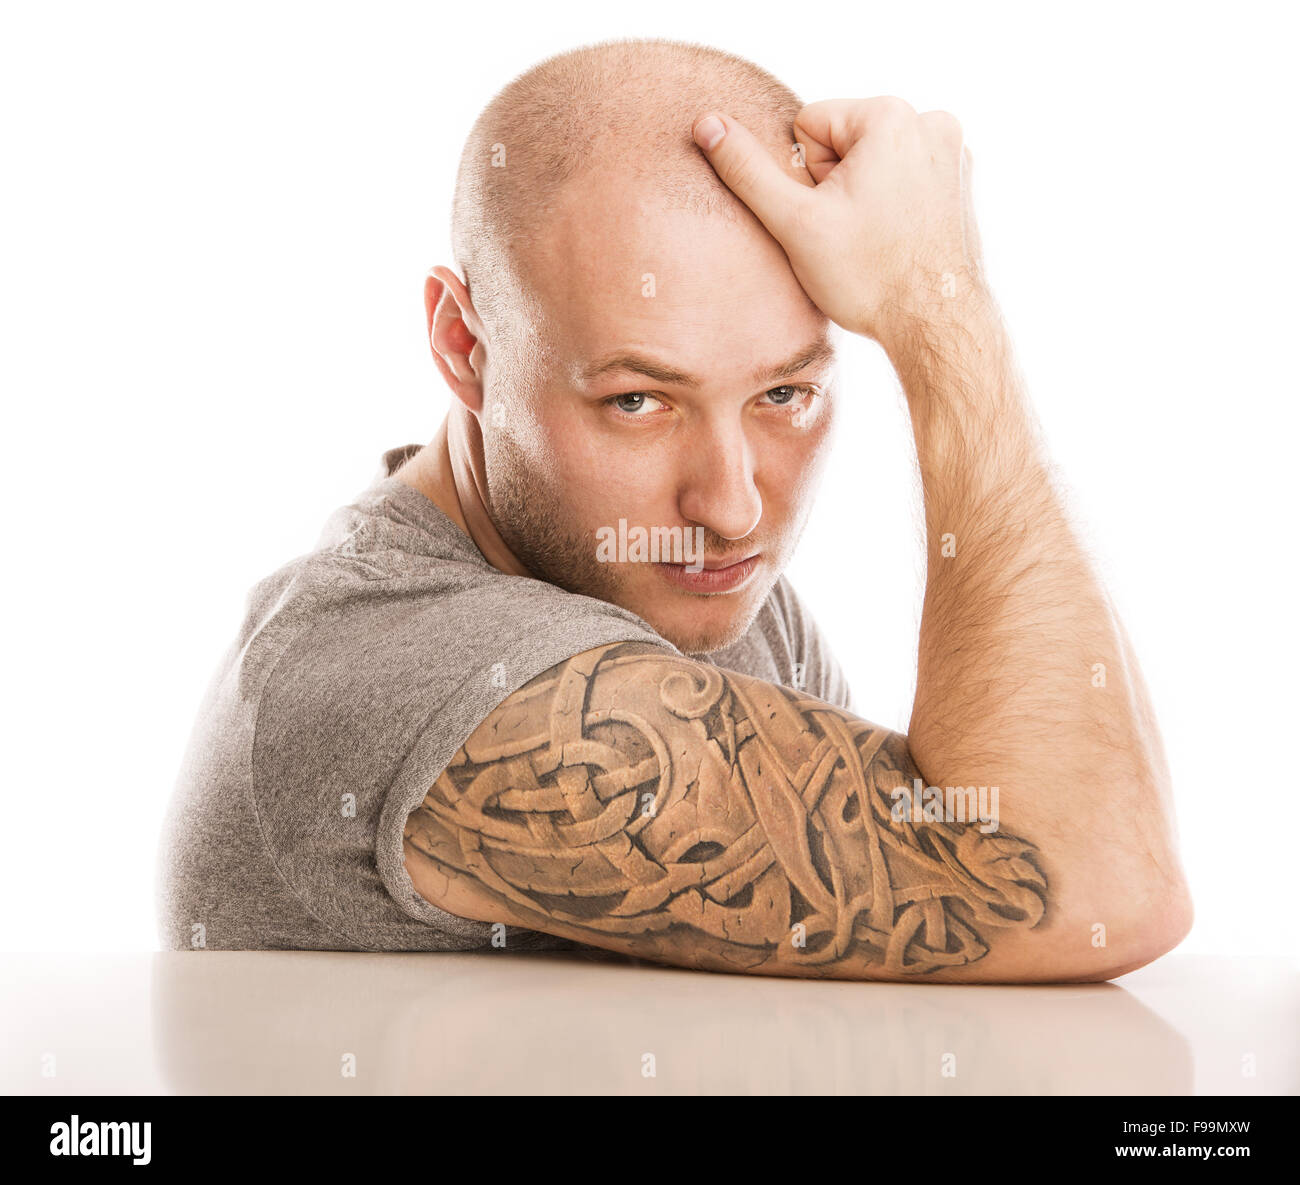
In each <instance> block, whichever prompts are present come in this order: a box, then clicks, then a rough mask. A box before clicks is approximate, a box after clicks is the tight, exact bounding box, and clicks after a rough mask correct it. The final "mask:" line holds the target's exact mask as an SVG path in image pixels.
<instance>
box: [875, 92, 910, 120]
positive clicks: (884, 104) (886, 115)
mask: <svg viewBox="0 0 1300 1185" xmlns="http://www.w3.org/2000/svg"><path fill="white" fill-rule="evenodd" d="M868 102H869V103H870V104H871V106H872V108H873V110H872V114H874V115H875V116H877V117H878V118H880V119H890V120H903V119H906V118H907V117H908V116H914V115H915V114H916V110H915V108H913V106H912V104H911V103H909V102H908V101H907V100H906V99H900V98H899V97H898V96H897V95H880V96H878V97H877V98H874V99H870V100H868Z"/></svg>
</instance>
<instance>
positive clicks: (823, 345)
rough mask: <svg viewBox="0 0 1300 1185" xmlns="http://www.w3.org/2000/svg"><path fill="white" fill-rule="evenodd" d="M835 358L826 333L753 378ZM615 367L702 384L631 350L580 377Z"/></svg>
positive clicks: (771, 378)
mask: <svg viewBox="0 0 1300 1185" xmlns="http://www.w3.org/2000/svg"><path fill="white" fill-rule="evenodd" d="M834 358H835V347H834V346H832V345H831V343H830V339H829V338H828V337H827V336H826V334H824V333H823V334H822V335H821V337H819V338H818V339H817V340H816V341H814V342H812V343H811V344H810V345H807V346H805V347H804V348H803V349H802V350H800V351H799V352H798V353H797V354H795V355H794V356H793V357H791V358H787V359H786V360H785V361H784V362H780V363H778V364H777V365H776V366H772V367H767V366H760V367H758V368H757V369H756V370H754V371H753V372H752V373H751V374H750V379H751V381H752V382H753V383H755V384H759V383H776V382H780V380H782V379H787V378H789V377H790V376H791V375H795V374H798V373H799V372H800V371H801V370H804V369H806V368H807V367H809V366H816V365H818V364H823V363H827V362H831V361H833V360H834ZM615 370H619V371H628V372H630V373H632V374H643V375H645V376H646V377H647V378H652V379H654V380H655V382H657V383H664V384H666V385H671V386H675V387H698V386H699V385H700V380H699V379H697V378H695V377H694V376H692V375H689V374H686V373H684V372H683V371H680V370H674V369H673V368H672V367H671V366H665V365H664V364H663V363H661V362H657V361H655V359H653V358H649V357H647V356H646V355H644V354H637V353H635V352H633V351H630V350H620V351H618V352H617V353H614V354H609V355H607V356H606V357H604V358H598V359H596V361H595V362H592V363H590V364H589V365H588V366H585V367H584V368H583V369H582V371H581V378H582V381H583V382H584V383H590V382H594V381H595V380H596V379H598V378H600V377H601V375H605V374H608V373H609V372H610V371H615Z"/></svg>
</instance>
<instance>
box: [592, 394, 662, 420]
mask: <svg viewBox="0 0 1300 1185" xmlns="http://www.w3.org/2000/svg"><path fill="white" fill-rule="evenodd" d="M604 402H605V405H606V406H607V407H613V408H615V409H617V410H618V411H620V412H621V413H622V414H623V415H625V416H628V417H629V418H632V419H642V418H644V417H645V415H646V413H647V411H653V410H654V405H655V404H658V403H659V400H658V399H656V398H655V397H654V396H653V395H647V394H646V393H645V392H644V391H630V392H628V393H627V394H626V395H611V396H610V397H609V398H608V399H606V400H605V401H604ZM661 406H662V405H661Z"/></svg>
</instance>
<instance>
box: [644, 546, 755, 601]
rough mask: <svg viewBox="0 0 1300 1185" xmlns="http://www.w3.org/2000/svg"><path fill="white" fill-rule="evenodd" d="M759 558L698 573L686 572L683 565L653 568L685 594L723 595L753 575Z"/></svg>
mask: <svg viewBox="0 0 1300 1185" xmlns="http://www.w3.org/2000/svg"><path fill="white" fill-rule="evenodd" d="M760 558H761V557H760V556H756V555H752V556H750V557H749V559H747V560H741V561H740V563H738V564H732V565H731V567H729V568H702V569H701V570H700V571H698V572H688V571H687V570H686V565H685V564H656V565H655V567H657V568H658V569H659V570H660V571H661V572H662V573H663V574H664V575H665V576H666V577H667V578H668V579H669V580H670V581H671V582H672V583H673V584H675V585H677V586H678V587H679V588H684V589H686V591H687V592H694V593H724V592H735V591H736V589H738V588H740V587H741V585H743V584H745V583H746V582H747V581H748V580H749V578H750V577H751V576H752V575H753V574H754V570H755V569H756V568H757V567H758V561H759V559H760Z"/></svg>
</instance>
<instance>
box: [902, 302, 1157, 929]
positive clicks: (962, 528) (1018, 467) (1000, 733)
mask: <svg viewBox="0 0 1300 1185" xmlns="http://www.w3.org/2000/svg"><path fill="white" fill-rule="evenodd" d="M882 336H883V337H884V344H885V345H886V349H887V351H888V352H889V354H890V357H891V360H892V361H893V362H894V364H895V366H896V368H897V370H898V373H899V376H900V379H901V380H902V383H903V388H904V391H905V393H906V396H907V401H908V407H909V410H910V414H911V418H912V425H913V432H914V435H915V439H916V448H917V456H918V460H919V464H920V470H921V479H922V488H923V493H924V501H925V520H926V533H927V579H926V592H925V604H924V609H923V614H922V621H921V631H920V645H919V653H918V664H917V667H918V669H917V689H916V698H915V702H914V706H913V713H912V720H911V725H910V728H909V744H910V747H911V751H912V755H913V757H914V759H915V760H916V762H917V764H918V766H919V767H920V769H921V770H922V771H923V772H924V774H925V777H926V778H927V780H928V781H930V782H931V783H932V784H935V785H939V786H946V785H967V784H970V783H972V782H974V783H977V784H981V785H997V786H999V787H1000V792H1001V795H1002V800H1003V802H1004V803H1006V804H1009V805H1010V806H1011V808H1012V809H1013V810H1015V811H1016V812H1017V817H1018V818H1019V819H1022V820H1025V821H1024V823H1023V825H1024V826H1025V827H1026V828H1031V827H1035V826H1036V827H1039V828H1048V829H1050V832H1051V833H1053V834H1056V835H1058V836H1059V837H1060V838H1059V843H1058V844H1055V845H1051V847H1052V850H1053V851H1055V852H1056V854H1057V859H1058V860H1059V861H1060V863H1061V866H1062V869H1063V870H1064V871H1065V873H1066V875H1065V877H1064V880H1065V881H1066V882H1069V881H1073V882H1074V885H1075V888H1076V890H1077V893H1078V899H1079V900H1080V902H1081V900H1082V898H1083V896H1084V895H1085V891H1086V881H1087V876H1088V871H1089V870H1090V869H1091V870H1092V871H1093V873H1094V874H1095V873H1096V872H1097V871H1099V870H1101V869H1104V870H1105V872H1106V873H1107V874H1108V876H1109V878H1110V879H1111V880H1112V881H1113V882H1114V885H1115V888H1116V893H1117V896H1118V895H1121V894H1123V893H1124V892H1125V891H1130V892H1131V890H1132V888H1133V886H1134V885H1143V886H1150V887H1151V888H1152V892H1153V894H1155V895H1158V889H1159V885H1160V884H1161V882H1164V883H1167V884H1168V885H1169V886H1178V887H1180V886H1181V870H1180V868H1179V865H1178V861H1177V855H1176V849H1175V841H1174V829H1173V820H1172V812H1171V809H1170V804H1169V791H1168V784H1167V783H1168V774H1167V771H1166V768H1165V764H1164V757H1163V752H1162V749H1161V745H1160V740H1159V736H1158V733H1157V732H1156V726H1155V723H1154V717H1153V714H1152V712H1151V708H1150V705H1149V703H1148V702H1147V695H1146V689H1145V686H1144V684H1143V681H1142V678H1141V675H1140V673H1139V672H1138V670H1137V667H1136V663H1135V661H1134V659H1133V656H1132V652H1131V649H1130V647H1129V645H1128V640H1127V638H1126V636H1125V634H1124V631H1123V628H1122V626H1121V625H1120V623H1119V621H1118V619H1117V617H1116V615H1115V613H1114V610H1113V608H1112V606H1111V604H1110V602H1109V600H1108V598H1107V596H1106V593H1105V591H1104V589H1103V588H1102V586H1101V583H1100V581H1099V579H1098V577H1097V575H1096V572H1095V570H1094V568H1093V565H1092V563H1091V562H1090V560H1089V558H1088V556H1087V555H1086V553H1085V551H1084V549H1083V547H1082V545H1081V544H1080V541H1079V540H1078V538H1077V537H1076V535H1075V532H1074V531H1073V530H1072V528H1071V526H1070V523H1069V521H1068V517H1067V514H1066V511H1065V507H1064V505H1063V503H1062V500H1061V498H1060V496H1059V494H1058V492H1057V490H1056V489H1055V488H1054V483H1053V480H1052V475H1051V472H1050V468H1049V465H1048V462H1047V460H1046V457H1045V455H1044V451H1043V449H1042V446H1041V443H1040V441H1039V438H1038V431H1037V427H1036V425H1035V423H1034V420H1033V416H1032V412H1031V410H1030V408H1029V406H1028V403H1027V399H1026V395H1025V390H1024V384H1023V381H1022V379H1021V376H1020V374H1019V372H1018V368H1017V366H1016V363H1015V359H1014V357H1013V353H1012V349H1011V344H1010V340H1009V337H1008V335H1007V332H1006V330H1005V327H1004V326H1003V323H1002V321H1001V318H1000V316H999V314H998V312H997V309H996V307H995V305H994V304H993V302H992V300H991V299H988V298H987V297H985V296H983V295H981V294H980V293H979V291H978V290H976V294H975V295H968V296H966V297H963V298H953V299H952V300H951V301H949V302H945V304H944V305H943V306H942V307H937V308H936V309H935V311H934V315H933V316H932V317H928V318H926V319H924V320H919V319H918V320H914V321H913V322H912V323H911V324H904V325H900V326H898V327H897V329H896V331H895V332H893V333H891V334H885V335H882ZM1039 834H1040V835H1041V834H1042V831H1040V832H1039ZM1071 871H1072V872H1073V873H1074V875H1073V876H1070V875H1069V873H1070V872H1071ZM1094 886H1095V875H1094ZM1093 892H1094V894H1095V895H1096V898H1097V899H1098V900H1099V901H1100V899H1101V892H1100V891H1099V890H1097V889H1095V888H1094V889H1093ZM1098 920H1104V919H1098Z"/></svg>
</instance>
